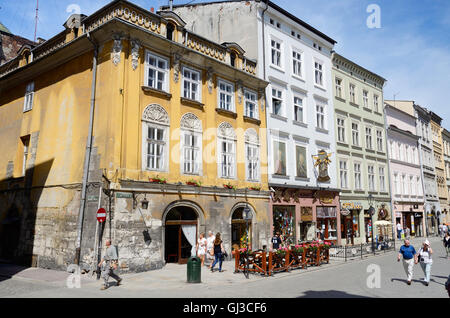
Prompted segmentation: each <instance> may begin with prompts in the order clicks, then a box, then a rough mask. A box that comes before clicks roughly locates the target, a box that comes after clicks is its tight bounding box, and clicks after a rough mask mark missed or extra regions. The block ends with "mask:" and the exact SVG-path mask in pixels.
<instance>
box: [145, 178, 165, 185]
mask: <svg viewBox="0 0 450 318" xmlns="http://www.w3.org/2000/svg"><path fill="white" fill-rule="evenodd" d="M148 180H149V181H150V182H152V183H159V184H166V183H167V179H165V178H160V177H159V176H156V177H150V178H148Z"/></svg>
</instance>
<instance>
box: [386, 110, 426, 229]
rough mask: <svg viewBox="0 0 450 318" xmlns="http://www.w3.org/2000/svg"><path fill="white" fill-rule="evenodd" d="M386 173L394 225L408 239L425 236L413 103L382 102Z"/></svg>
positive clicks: (421, 183)
mask: <svg viewBox="0 0 450 318" xmlns="http://www.w3.org/2000/svg"><path fill="white" fill-rule="evenodd" d="M385 103H386V105H385V111H386V121H387V125H388V129H387V136H388V153H389V171H390V180H391V189H392V206H393V209H394V211H393V215H394V220H395V225H397V223H400V224H401V225H402V227H403V229H404V230H405V232H406V229H409V233H410V235H411V236H416V237H420V236H426V231H425V221H426V217H425V215H424V209H423V207H424V190H423V189H424V188H423V181H422V175H421V168H420V158H419V147H418V140H419V137H418V136H417V135H416V127H415V123H416V119H415V117H414V102H412V101H411V102H410V101H395V102H394V101H385Z"/></svg>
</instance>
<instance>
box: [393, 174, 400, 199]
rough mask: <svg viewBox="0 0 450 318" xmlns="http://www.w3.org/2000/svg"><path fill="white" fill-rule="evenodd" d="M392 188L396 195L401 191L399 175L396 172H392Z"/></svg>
mask: <svg viewBox="0 0 450 318" xmlns="http://www.w3.org/2000/svg"><path fill="white" fill-rule="evenodd" d="M394 189H395V194H396V195H401V194H402V191H401V190H400V180H399V175H398V174H397V173H395V174H394Z"/></svg>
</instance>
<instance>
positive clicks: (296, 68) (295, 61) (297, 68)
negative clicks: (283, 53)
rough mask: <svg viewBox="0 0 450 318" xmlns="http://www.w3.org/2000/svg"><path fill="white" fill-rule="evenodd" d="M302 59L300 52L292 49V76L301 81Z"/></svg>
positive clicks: (302, 55)
mask: <svg viewBox="0 0 450 318" xmlns="http://www.w3.org/2000/svg"><path fill="white" fill-rule="evenodd" d="M299 57H300V58H299ZM303 57H304V54H303V52H302V51H300V50H297V49H295V48H293V49H292V74H293V76H296V77H299V78H301V79H303ZM299 73H300V74H299Z"/></svg>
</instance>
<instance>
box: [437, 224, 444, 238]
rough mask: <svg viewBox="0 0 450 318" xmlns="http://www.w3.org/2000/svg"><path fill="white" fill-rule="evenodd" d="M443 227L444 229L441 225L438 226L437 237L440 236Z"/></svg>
mask: <svg viewBox="0 0 450 318" xmlns="http://www.w3.org/2000/svg"><path fill="white" fill-rule="evenodd" d="M443 227H444V226H443V225H442V224H439V228H438V232H439V236H441V235H442V230H443Z"/></svg>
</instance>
